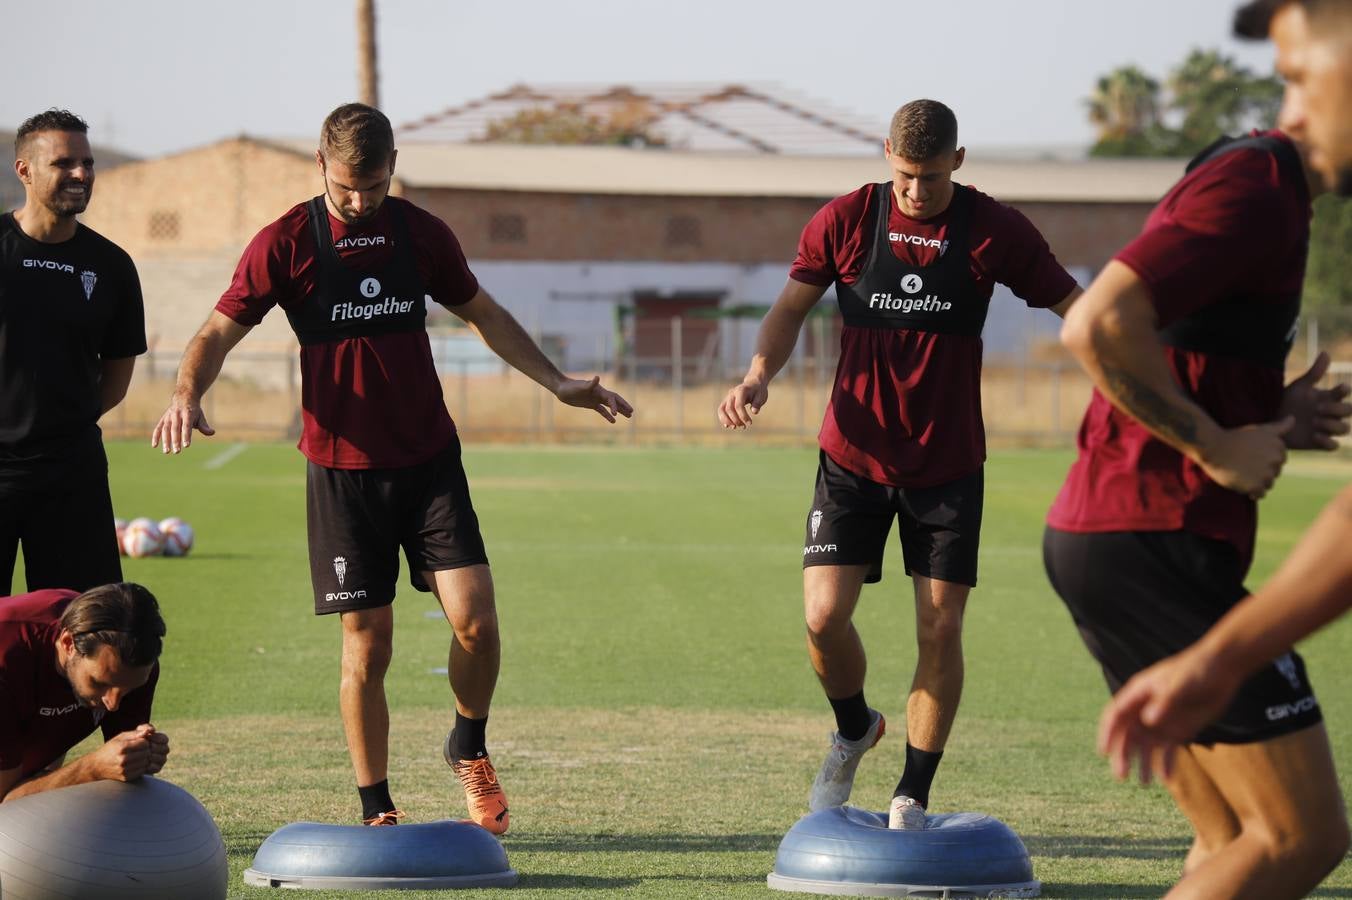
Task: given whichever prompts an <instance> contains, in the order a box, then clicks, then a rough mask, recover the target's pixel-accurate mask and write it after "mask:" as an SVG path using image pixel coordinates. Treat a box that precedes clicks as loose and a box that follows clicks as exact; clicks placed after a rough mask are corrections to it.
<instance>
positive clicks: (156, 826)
mask: <svg viewBox="0 0 1352 900" xmlns="http://www.w3.org/2000/svg"><path fill="white" fill-rule="evenodd" d="M229 878H230V870H229V866H228V864H227V862H226V857H225V844H224V843H223V842H222V841H221V832H220V830H219V829H218V828H217V827H216V823H215V822H214V821H212V818H211V814H210V813H208V812H207V811H206V809H205V808H204V807H203V806H202V804H200V803H198V802H197V800H196V798H194V797H193V796H192V795H191V794H189V793H188V792H187V791H185V790H183V789H182V788H180V787H177V786H175V785H172V784H170V783H169V782H167V781H161V780H159V779H158V778H153V777H150V776H147V777H145V778H141V779H138V780H137V781H133V782H129V783H128V782H121V781H93V782H90V783H88V784H77V785H74V786H72V787H66V788H58V789H56V790H52V791H43V792H42V793H39V794H32V795H30V796H27V797H20V798H18V799H17V800H8V801H6V802H4V803H0V900H57V898H60V900H186V898H192V900H225V894H226V887H227V884H228V882H229Z"/></svg>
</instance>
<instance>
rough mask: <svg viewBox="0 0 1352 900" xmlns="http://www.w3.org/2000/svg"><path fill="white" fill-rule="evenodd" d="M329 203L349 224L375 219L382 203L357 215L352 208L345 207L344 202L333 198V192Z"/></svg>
mask: <svg viewBox="0 0 1352 900" xmlns="http://www.w3.org/2000/svg"><path fill="white" fill-rule="evenodd" d="M325 190H327V188H326V189H325ZM329 203H330V205H332V206H333V208H334V209H336V210H337V211H338V218H340V219H342V220H343V221H344V222H346V223H347V224H348V225H356V224H357V223H358V222H369V221H371V220H372V219H374V218H375V215H376V213H378V212H379V211H380V205H379V204H377V205H376V206H375V207H373V208H371V209H368V210H367V211H366V212H364V213H362V214H361V215H356V214H355V213H353V212H352V211H351V210H349V209H344V208H343V206H342V204H340V203H339V202H338V201H337V200H334V199H333V195H332V194H329Z"/></svg>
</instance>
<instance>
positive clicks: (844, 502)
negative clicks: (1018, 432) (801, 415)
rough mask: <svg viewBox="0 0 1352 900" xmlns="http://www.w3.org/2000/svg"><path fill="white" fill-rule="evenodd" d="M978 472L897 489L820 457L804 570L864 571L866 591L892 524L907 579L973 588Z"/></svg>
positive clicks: (879, 570) (981, 487)
mask: <svg viewBox="0 0 1352 900" xmlns="http://www.w3.org/2000/svg"><path fill="white" fill-rule="evenodd" d="M984 491H985V481H984V472H983V470H982V469H977V470H976V471H975V472H973V473H972V474H970V475H964V476H963V477H961V478H958V479H956V480H954V481H950V482H947V483H945V484H940V485H935V486H933V487H925V488H898V487H892V486H891V485H886V484H879V483H878V482H876V481H873V480H871V479H869V478H865V477H864V476H862V475H857V474H855V473H854V472H851V471H849V470H848V469H846V468H844V467H843V466H841V465H840V464H839V463H837V462H836V461H835V460H834V459H832V458H831V457H830V456H828V455H827V454H826V451H824V450H823V451H821V452H820V454H819V462H818V466H817V486H816V490H815V491H814V492H813V495H812V509H811V511H810V512H809V513H808V516H807V529H806V532H805V534H804V537H803V568H805V569H806V568H807V567H809V566H853V565H866V566H868V567H869V572H868V575H867V576H866V577H865V578H864V581H865V582H866V583H869V584H872V583H874V582H878V581H881V580H882V577H883V551H884V550H885V549H886V547H887V535H888V533H889V532H890V531H891V530H892V520H893V519H898V520H899V522H900V532H901V553H902V560H903V562H904V563H905V565H906V574H907V575H910V574H916V575H924V576H926V577H929V578H934V579H936V580H938V581H951V582H955V583H957V584H966V585H971V586H975V585H976V559H977V545H978V543H979V542H980V538H981V506H982V497H983V494H984Z"/></svg>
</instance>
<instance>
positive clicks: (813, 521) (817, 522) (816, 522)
mask: <svg viewBox="0 0 1352 900" xmlns="http://www.w3.org/2000/svg"><path fill="white" fill-rule="evenodd" d="M808 523H809V526H810V527H811V528H812V539H813V540H814V541H815V540H816V539H817V529H818V528H821V527H822V511H821V510H820V509H814V510H813V511H812V518H810V519H809V520H808Z"/></svg>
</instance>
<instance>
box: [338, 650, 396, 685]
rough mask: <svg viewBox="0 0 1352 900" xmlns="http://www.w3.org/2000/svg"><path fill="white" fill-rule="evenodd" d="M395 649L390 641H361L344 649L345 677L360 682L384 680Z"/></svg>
mask: <svg viewBox="0 0 1352 900" xmlns="http://www.w3.org/2000/svg"><path fill="white" fill-rule="evenodd" d="M393 656H394V647H393V645H392V644H391V642H389V641H380V640H371V641H361V642H358V643H355V644H353V645H351V646H347V647H344V648H343V677H344V678H347V679H356V680H358V681H370V680H372V679H378V678H382V677H384V675H385V672H386V671H387V670H388V669H389V667H390V660H391V658H392V657H393Z"/></svg>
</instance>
